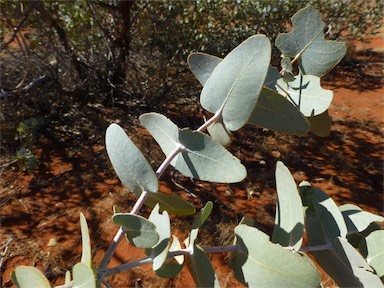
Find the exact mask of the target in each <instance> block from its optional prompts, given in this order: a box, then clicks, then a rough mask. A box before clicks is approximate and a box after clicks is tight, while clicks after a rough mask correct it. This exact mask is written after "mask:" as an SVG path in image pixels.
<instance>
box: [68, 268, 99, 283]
mask: <svg viewBox="0 0 384 288" xmlns="http://www.w3.org/2000/svg"><path fill="white" fill-rule="evenodd" d="M72 273H73V288H96V283H97V281H96V277H95V274H94V272H93V270H92V268H91V267H89V266H88V265H87V264H84V263H77V264H76V265H75V266H73V271H72Z"/></svg>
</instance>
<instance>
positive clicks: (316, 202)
mask: <svg viewBox="0 0 384 288" xmlns="http://www.w3.org/2000/svg"><path fill="white" fill-rule="evenodd" d="M299 190H300V195H301V198H302V202H303V205H304V206H306V210H305V228H306V232H307V237H308V241H309V244H310V245H311V246H316V245H324V244H330V243H332V242H333V241H334V239H336V238H337V237H342V238H345V237H346V235H347V226H346V225H345V222H344V218H343V215H342V214H341V212H340V211H339V208H338V207H337V205H336V203H335V202H334V201H333V200H332V198H331V197H329V196H328V195H327V194H326V193H325V192H323V191H322V190H321V189H319V188H317V187H312V186H310V185H309V183H306V184H303V183H302V184H300V188H299Z"/></svg>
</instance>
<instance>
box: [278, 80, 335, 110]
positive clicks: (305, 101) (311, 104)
mask: <svg viewBox="0 0 384 288" xmlns="http://www.w3.org/2000/svg"><path fill="white" fill-rule="evenodd" d="M277 84H278V86H277V90H278V91H279V93H281V94H282V95H284V96H287V98H288V99H289V101H291V102H292V103H293V104H294V105H295V106H296V107H297V108H298V109H299V110H300V112H301V113H303V114H304V116H306V117H310V116H316V115H319V114H321V113H324V112H325V111H326V110H327V109H328V107H329V105H331V102H332V99H333V92H332V91H331V90H325V89H323V88H321V86H320V78H319V77H316V76H312V75H299V76H297V77H295V80H294V81H292V82H289V83H286V82H285V81H284V79H279V80H277Z"/></svg>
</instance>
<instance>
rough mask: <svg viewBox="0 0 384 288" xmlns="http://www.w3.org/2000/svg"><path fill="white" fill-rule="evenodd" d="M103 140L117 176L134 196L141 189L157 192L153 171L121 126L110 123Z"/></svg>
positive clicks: (137, 195) (138, 194)
mask: <svg viewBox="0 0 384 288" xmlns="http://www.w3.org/2000/svg"><path fill="white" fill-rule="evenodd" d="M105 141H106V148H107V152H108V156H109V159H110V160H111V162H112V165H113V168H114V169H115V171H116V174H117V176H119V178H120V180H121V182H122V183H123V184H124V185H125V186H126V187H127V188H128V189H129V190H130V191H131V192H132V193H134V194H135V195H136V197H139V196H140V194H141V192H142V191H147V192H153V193H154V192H157V189H158V182H157V177H156V175H155V172H153V170H152V168H151V166H150V165H149V163H148V161H147V160H146V159H145V157H144V156H143V154H141V152H140V150H139V149H138V148H137V147H136V146H135V144H133V142H132V141H131V139H129V137H128V136H127V134H126V133H125V132H124V130H123V128H121V127H120V126H119V125H117V124H111V125H110V126H109V127H108V129H107V132H106V136H105Z"/></svg>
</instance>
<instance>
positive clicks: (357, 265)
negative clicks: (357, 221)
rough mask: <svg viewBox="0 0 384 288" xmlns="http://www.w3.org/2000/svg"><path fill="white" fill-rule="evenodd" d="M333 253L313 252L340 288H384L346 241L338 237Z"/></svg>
mask: <svg viewBox="0 0 384 288" xmlns="http://www.w3.org/2000/svg"><path fill="white" fill-rule="evenodd" d="M331 249H333V250H332V251H330V250H324V251H313V252H312V253H313V255H314V256H315V259H316V262H317V263H318V264H319V265H320V266H321V268H323V270H325V271H326V272H327V273H328V274H329V276H331V277H332V279H333V280H334V281H335V282H336V283H337V285H338V286H340V287H371V288H377V287H383V284H382V283H381V281H380V278H379V277H378V276H377V275H375V274H374V273H373V269H372V268H371V267H369V266H368V264H367V262H366V261H365V260H364V258H363V257H362V256H361V254H360V253H359V252H357V251H356V249H355V248H354V247H353V246H352V245H351V244H349V243H348V241H347V240H346V239H343V238H341V237H337V238H336V239H335V240H334V241H333V243H332V246H331Z"/></svg>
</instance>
